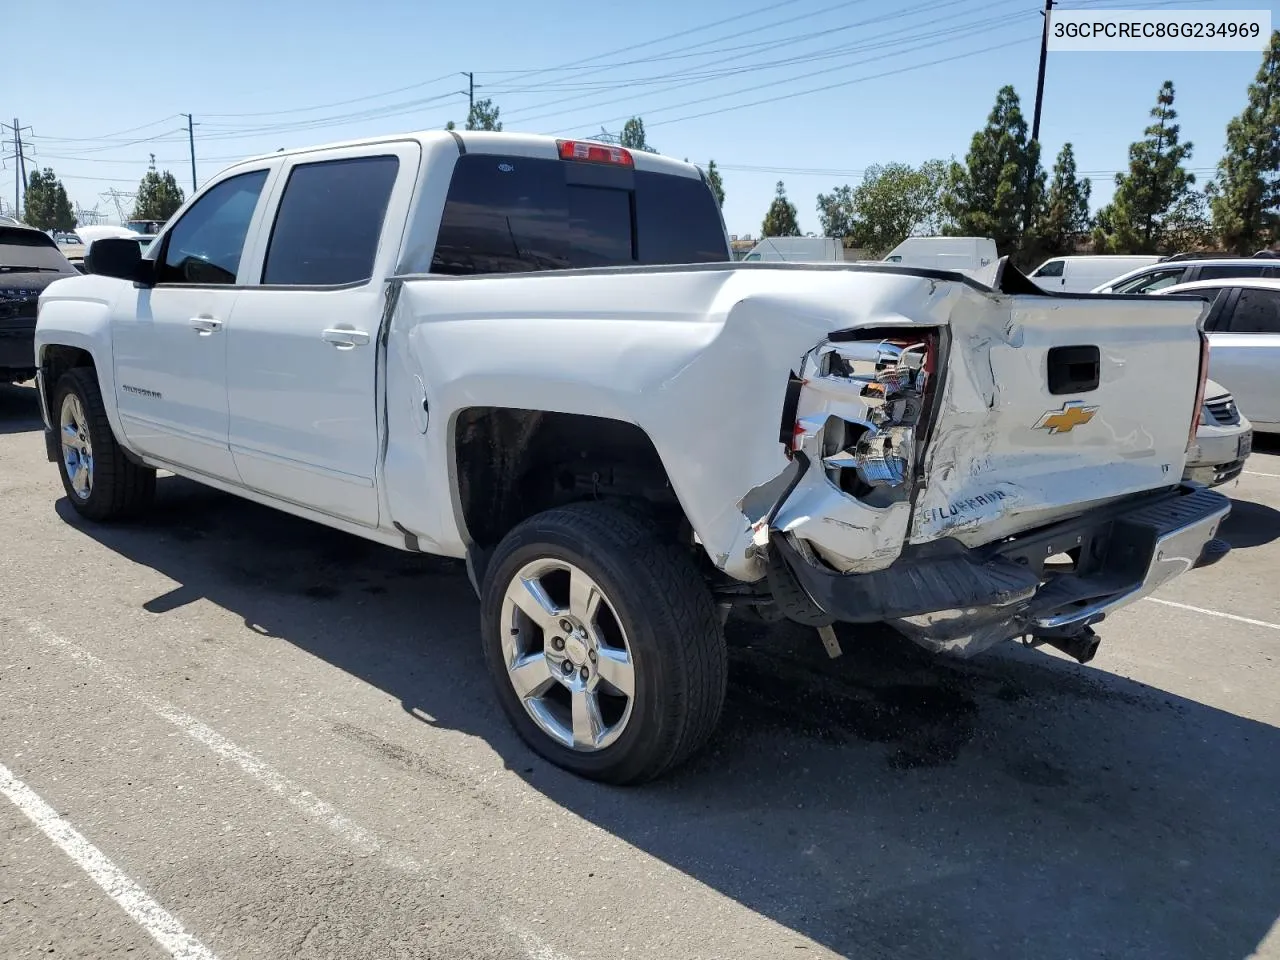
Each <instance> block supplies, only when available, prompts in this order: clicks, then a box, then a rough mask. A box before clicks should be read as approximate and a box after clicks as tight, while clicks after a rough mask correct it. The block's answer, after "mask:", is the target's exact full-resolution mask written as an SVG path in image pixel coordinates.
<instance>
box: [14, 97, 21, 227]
mask: <svg viewBox="0 0 1280 960" xmlns="http://www.w3.org/2000/svg"><path fill="white" fill-rule="evenodd" d="M19 130H21V127H19V126H18V118H17V117H14V118H13V160H14V163H13V218H14V219H15V220H21V219H22V174H21V173H20V172H19V171H20V170H21V169H22V164H21V163H19V162H18V157H20V156H22V134H21V133H19V132H18V131H19Z"/></svg>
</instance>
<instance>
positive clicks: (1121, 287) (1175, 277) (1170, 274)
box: [1111, 267, 1186, 293]
mask: <svg viewBox="0 0 1280 960" xmlns="http://www.w3.org/2000/svg"><path fill="white" fill-rule="evenodd" d="M1185 272H1186V268H1185V267H1176V268H1174V269H1170V270H1155V271H1153V272H1151V273H1145V274H1143V275H1142V276H1140V277H1134V278H1133V279H1131V280H1126V281H1125V282H1124V283H1121V284H1117V285H1116V287H1115V289H1113V290H1112V291H1111V292H1112V293H1153V292H1155V291H1156V290H1162V289H1164V288H1165V287H1171V286H1173V285H1174V284H1175V283H1178V282H1180V281H1181V280H1182V275H1183V273H1185Z"/></svg>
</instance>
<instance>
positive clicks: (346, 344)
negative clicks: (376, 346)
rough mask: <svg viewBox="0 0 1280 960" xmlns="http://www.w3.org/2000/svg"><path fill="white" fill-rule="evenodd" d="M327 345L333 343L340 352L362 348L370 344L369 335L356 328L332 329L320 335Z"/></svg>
mask: <svg viewBox="0 0 1280 960" xmlns="http://www.w3.org/2000/svg"><path fill="white" fill-rule="evenodd" d="M320 337H321V339H323V340H324V341H325V342H326V343H332V344H333V345H334V346H335V347H337V348H338V349H339V350H350V349H351V348H353V347H362V346H364V345H365V344H366V343H368V342H369V334H367V333H365V331H363V330H357V329H355V327H330V328H329V329H328V330H325V331H324V332H323V333H322V334H320Z"/></svg>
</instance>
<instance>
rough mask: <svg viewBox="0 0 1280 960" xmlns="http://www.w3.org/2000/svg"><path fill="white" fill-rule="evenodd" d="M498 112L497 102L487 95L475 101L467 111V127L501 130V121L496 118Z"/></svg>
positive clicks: (469, 128)
mask: <svg viewBox="0 0 1280 960" xmlns="http://www.w3.org/2000/svg"><path fill="white" fill-rule="evenodd" d="M500 112H501V111H500V110H499V109H498V106H497V104H495V103H494V102H493V101H492V100H490V99H489V98H487V97H486V98H485V99H484V100H477V101H475V102H474V103H473V104H471V109H470V110H469V111H467V129H468V130H497V131H501V130H502V121H500V120H499V119H498V114H499V113H500Z"/></svg>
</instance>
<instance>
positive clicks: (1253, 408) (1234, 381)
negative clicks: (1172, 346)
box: [1209, 287, 1280, 427]
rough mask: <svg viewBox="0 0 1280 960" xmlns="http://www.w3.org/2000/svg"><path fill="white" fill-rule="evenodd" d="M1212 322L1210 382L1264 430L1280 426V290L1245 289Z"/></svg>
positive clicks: (1232, 297)
mask: <svg viewBox="0 0 1280 960" xmlns="http://www.w3.org/2000/svg"><path fill="white" fill-rule="evenodd" d="M1229 296H1230V299H1229V300H1228V302H1227V304H1226V307H1225V309H1223V311H1222V313H1221V314H1220V315H1219V316H1218V317H1217V318H1216V319H1214V320H1213V321H1211V326H1210V333H1209V376H1210V377H1212V378H1213V379H1214V380H1217V381H1218V383H1220V384H1222V385H1223V386H1224V387H1226V388H1227V389H1228V390H1230V391H1231V392H1232V393H1233V394H1235V398H1236V405H1237V406H1238V407H1239V408H1240V410H1241V412H1242V413H1243V414H1244V415H1245V416H1246V417H1248V418H1249V419H1250V420H1252V421H1253V422H1254V423H1256V424H1258V425H1259V426H1265V427H1274V426H1275V425H1276V424H1280V288H1262V287H1240V288H1237V289H1236V290H1234V291H1232V292H1231V293H1230V294H1229Z"/></svg>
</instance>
